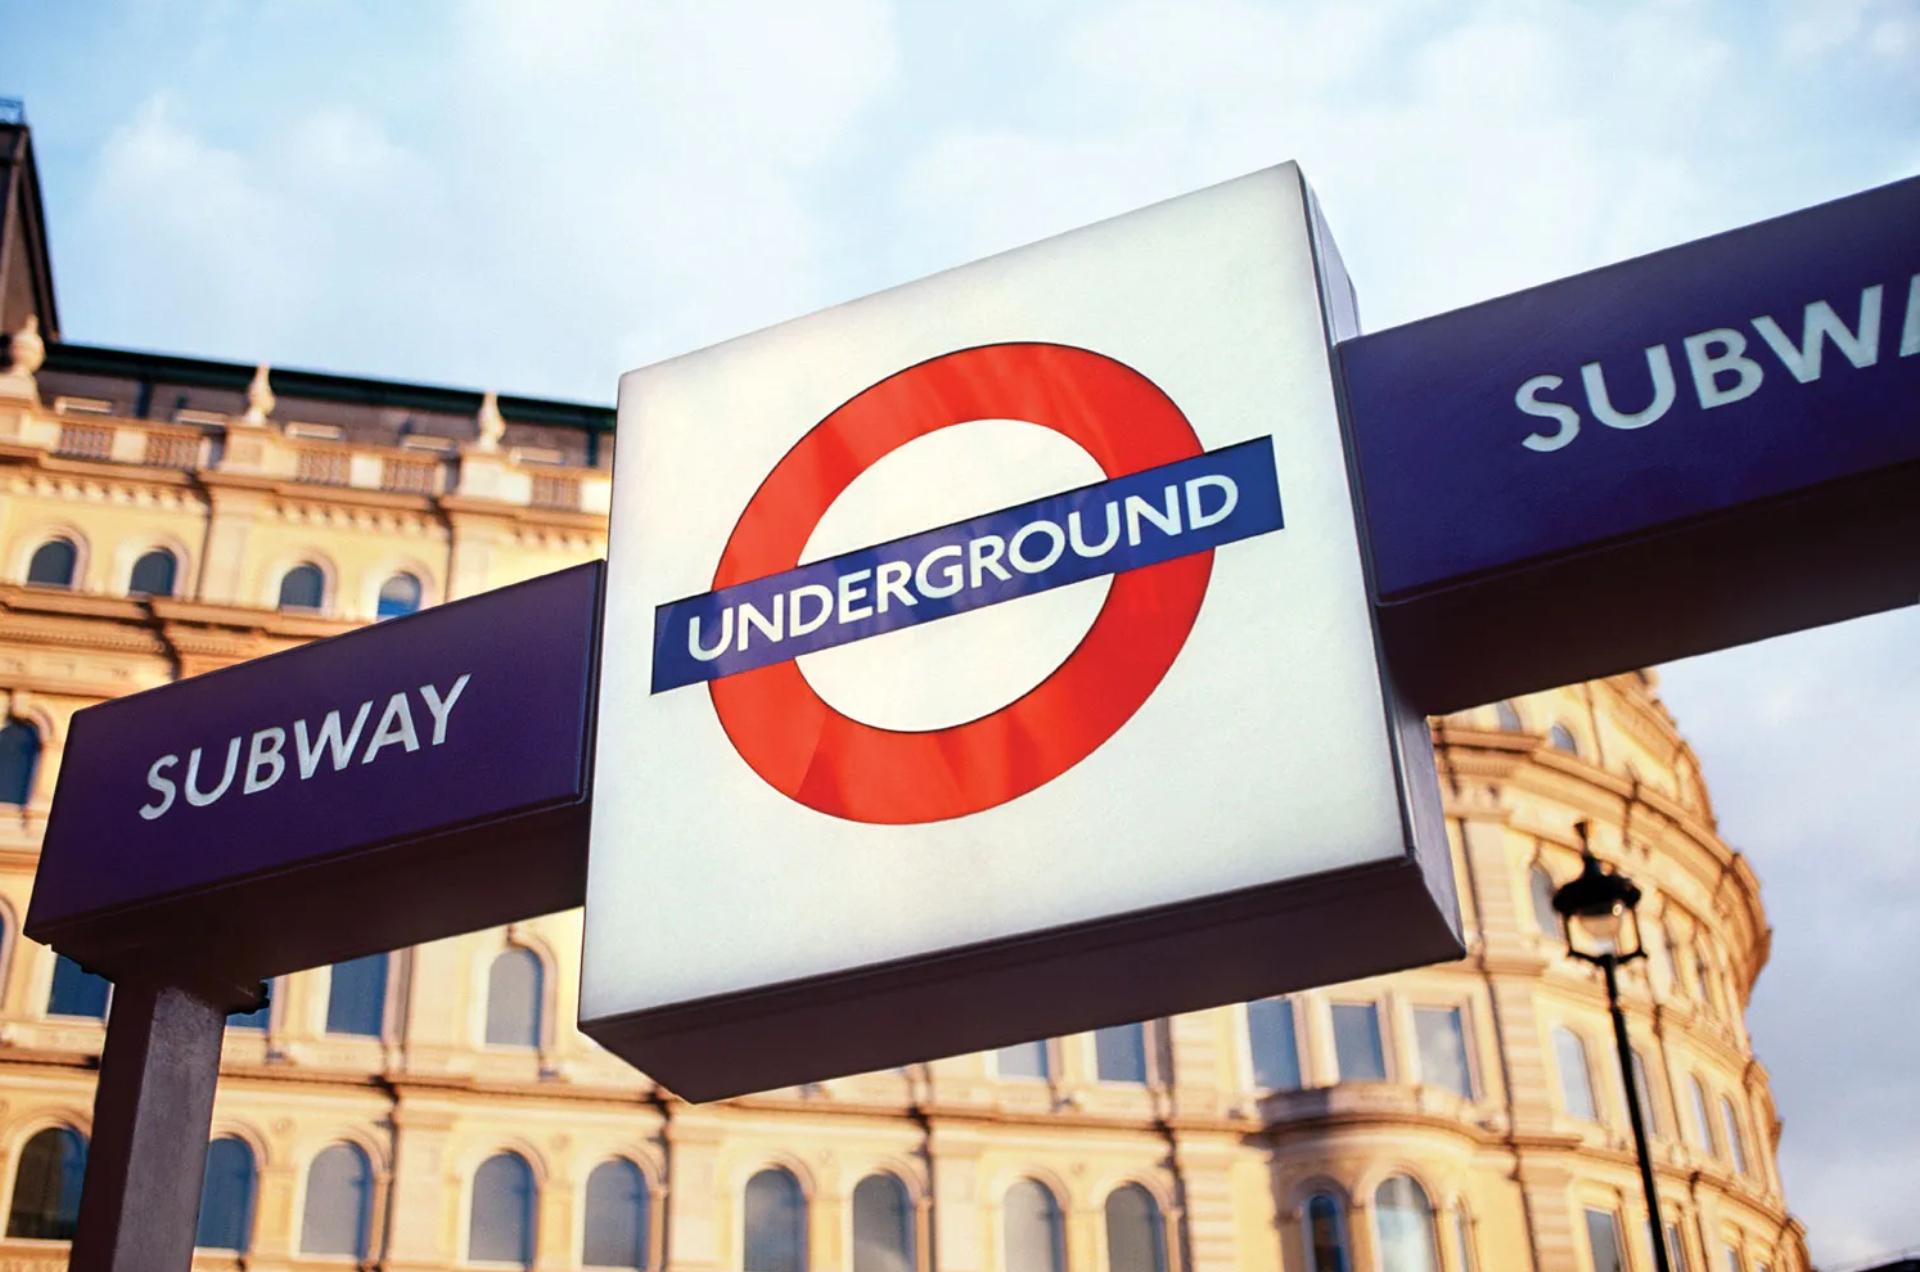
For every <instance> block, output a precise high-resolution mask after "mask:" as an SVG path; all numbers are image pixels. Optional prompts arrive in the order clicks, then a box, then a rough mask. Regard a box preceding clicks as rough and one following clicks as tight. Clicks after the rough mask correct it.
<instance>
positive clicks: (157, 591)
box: [127, 548, 178, 596]
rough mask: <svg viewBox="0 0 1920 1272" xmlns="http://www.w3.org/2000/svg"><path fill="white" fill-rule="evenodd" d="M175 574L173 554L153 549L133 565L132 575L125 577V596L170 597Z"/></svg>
mask: <svg viewBox="0 0 1920 1272" xmlns="http://www.w3.org/2000/svg"><path fill="white" fill-rule="evenodd" d="M177 572H178V563H177V562H176V561H175V560H174V559H173V553H171V552H169V551H167V550H166V549H165V548H155V549H154V550H153V551H151V552H149V553H147V554H146V555H144V556H142V557H141V558H140V559H139V560H138V561H135V562H134V563H133V573H132V574H131V575H129V576H128V577H127V595H128V596H172V595H173V579H174V575H175V574H176V573H177Z"/></svg>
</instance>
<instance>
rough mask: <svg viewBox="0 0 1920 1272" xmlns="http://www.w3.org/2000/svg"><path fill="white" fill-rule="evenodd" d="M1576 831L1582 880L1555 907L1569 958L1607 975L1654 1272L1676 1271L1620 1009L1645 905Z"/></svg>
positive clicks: (1638, 951) (1558, 896) (1641, 952)
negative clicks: (1625, 970) (1624, 967)
mask: <svg viewBox="0 0 1920 1272" xmlns="http://www.w3.org/2000/svg"><path fill="white" fill-rule="evenodd" d="M1573 829H1574V831H1575V833H1577V834H1578V835H1579V836H1580V858H1581V861H1582V863H1583V864H1582V866H1581V869H1580V873H1579V875H1578V876H1576V877H1575V878H1573V879H1571V880H1569V881H1568V882H1567V883H1564V884H1562V885H1561V886H1560V887H1559V888H1557V889H1555V890H1554V894H1553V908H1554V911H1555V912H1556V913H1557V914H1559V915H1560V918H1561V921H1562V923H1563V924H1564V926H1565V928H1566V933H1567V953H1569V954H1571V955H1572V956H1573V957H1575V958H1577V959H1582V960H1584V961H1585V962H1588V963H1592V964H1593V965H1594V966H1595V967H1598V968H1599V969H1600V970H1601V971H1603V972H1605V973H1606V974H1607V1010H1608V1011H1610V1012H1612V1013H1613V1043H1614V1046H1615V1047H1616V1048H1618V1049H1619V1052H1620V1076H1621V1077H1622V1078H1623V1079H1624V1082H1623V1083H1622V1085H1623V1086H1625V1087H1626V1089H1627V1117H1628V1118H1629V1119H1630V1120H1631V1121H1632V1123H1633V1147H1634V1151H1635V1153H1636V1155H1637V1156H1638V1157H1639V1159H1640V1186H1641V1187H1642V1188H1643V1189H1645V1190H1646V1194H1647V1227H1648V1229H1649V1232H1648V1234H1647V1235H1648V1237H1649V1240H1650V1244H1651V1245H1652V1246H1653V1265H1654V1269H1655V1272H1672V1267H1671V1265H1670V1264H1669V1263H1668V1261H1667V1232H1666V1224H1665V1223H1664V1222H1662V1220H1661V1215H1660V1199H1659V1196H1658V1195H1657V1194H1656V1193H1655V1192H1654V1188H1653V1156H1652V1154H1651V1153H1650V1152H1649V1151H1648V1149H1647V1127H1646V1122H1645V1120H1644V1119H1643V1116H1642V1114H1641V1111H1640V1091H1639V1084H1638V1083H1637V1082H1635V1081H1634V1080H1633V1046H1632V1044H1630V1043H1629V1042H1628V1041H1627V1017H1626V1015H1625V1013H1623V1012H1622V1011H1621V1010H1620V978H1619V967H1620V965H1621V964H1622V963H1631V962H1632V961H1633V960H1635V959H1637V958H1645V957H1646V956H1647V950H1646V946H1645V945H1644V944H1643V943H1642V941H1641V939H1640V920H1639V917H1638V915H1637V914H1636V913H1635V911H1634V907H1635V906H1638V905H1639V904H1640V887H1639V885H1638V884H1636V883H1634V881H1633V880H1631V879H1629V878H1627V876H1625V875H1623V874H1621V873H1620V872H1619V871H1617V870H1614V869H1612V868H1611V867H1608V866H1603V865H1601V864H1600V861H1599V859H1598V858H1596V857H1595V856H1594V855H1593V848H1592V846H1591V845H1590V844H1589V843H1588V842H1587V823H1586V822H1584V821H1582V822H1576V823H1574V827H1573ZM1628 919H1632V920H1633V922H1632V924H1631V927H1632V928H1633V932H1632V938H1633V947H1632V948H1631V949H1628V948H1627V947H1626V945H1625V941H1626V938H1627V930H1626V929H1627V928H1628V926H1629V924H1628V922H1627V920H1628ZM1576 931H1577V932H1579V934H1580V935H1581V936H1582V937H1583V938H1584V939H1585V940H1586V941H1587V942H1588V943H1589V944H1591V945H1592V947H1593V948H1592V949H1591V950H1586V949H1581V948H1580V947H1579V946H1578V945H1576V944H1575V943H1574V933H1575V932H1576Z"/></svg>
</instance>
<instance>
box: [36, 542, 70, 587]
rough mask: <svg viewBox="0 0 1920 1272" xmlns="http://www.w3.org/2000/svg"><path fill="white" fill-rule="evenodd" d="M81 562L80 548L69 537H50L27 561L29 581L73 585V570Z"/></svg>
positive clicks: (50, 585)
mask: <svg viewBox="0 0 1920 1272" xmlns="http://www.w3.org/2000/svg"><path fill="white" fill-rule="evenodd" d="M79 564H80V550H79V549H78V548H76V547H74V546H73V543H72V541H71V540H68V539H48V540H47V541H46V542H45V543H43V544H41V545H40V546H39V547H37V548H35V549H34V550H33V559H32V560H31V561H28V562H27V582H29V583H37V584H39V585H40V586H41V587H72V586H73V572H74V569H75V567H77V566H78V565H79Z"/></svg>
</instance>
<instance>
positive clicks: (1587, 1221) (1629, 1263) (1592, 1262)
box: [1580, 1201, 1633, 1272]
mask: <svg viewBox="0 0 1920 1272" xmlns="http://www.w3.org/2000/svg"><path fill="white" fill-rule="evenodd" d="M1580 1212H1581V1219H1582V1221H1583V1222H1582V1226H1583V1227H1584V1228H1585V1229H1586V1247H1587V1267H1588V1269H1589V1272H1614V1270H1613V1269H1609V1268H1603V1267H1601V1266H1600V1260H1599V1258H1598V1251H1596V1250H1595V1249H1594V1248H1593V1221H1594V1217H1595V1216H1599V1217H1601V1218H1604V1219H1605V1220H1606V1221H1607V1222H1608V1223H1609V1224H1610V1225H1611V1226H1612V1229H1613V1261H1614V1264H1615V1265H1616V1267H1617V1268H1618V1272H1633V1256H1632V1255H1631V1254H1630V1253H1629V1252H1628V1250H1627V1234H1626V1230H1625V1229H1624V1228H1623V1227H1622V1226H1621V1224H1620V1212H1619V1211H1618V1210H1617V1209H1613V1208H1611V1207H1608V1206H1605V1205H1598V1206H1596V1205H1593V1204H1592V1203H1590V1202H1586V1201H1582V1202H1581V1203H1580Z"/></svg>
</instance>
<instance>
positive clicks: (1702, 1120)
mask: <svg viewBox="0 0 1920 1272" xmlns="http://www.w3.org/2000/svg"><path fill="white" fill-rule="evenodd" d="M1687 1084H1688V1085H1689V1086H1690V1087H1692V1089H1693V1129H1694V1131H1695V1133H1696V1134H1697V1135H1698V1136H1699V1138H1698V1139H1696V1140H1695V1141H1694V1142H1695V1143H1696V1144H1698V1145H1699V1146H1700V1147H1701V1148H1703V1149H1705V1150H1706V1151H1707V1152H1709V1153H1712V1154H1714V1155H1715V1156H1718V1155H1719V1153H1720V1146H1719V1145H1718V1144H1715V1143H1714V1142H1713V1119H1712V1118H1710V1117H1708V1116H1707V1089H1706V1088H1705V1087H1704V1086H1702V1085H1700V1075H1699V1074H1697V1073H1695V1074H1692V1075H1691V1076H1689V1077H1688V1079H1687Z"/></svg>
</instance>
